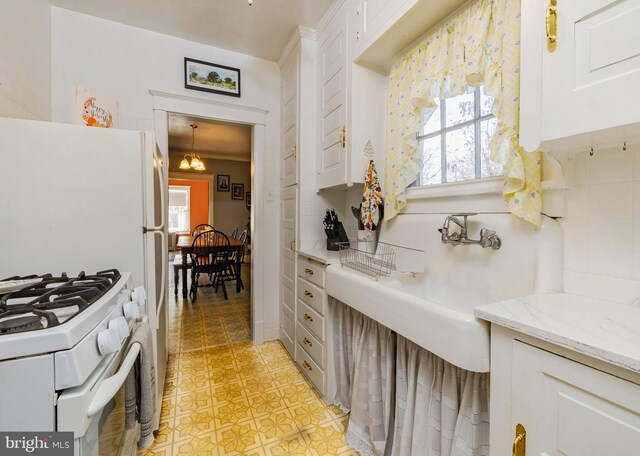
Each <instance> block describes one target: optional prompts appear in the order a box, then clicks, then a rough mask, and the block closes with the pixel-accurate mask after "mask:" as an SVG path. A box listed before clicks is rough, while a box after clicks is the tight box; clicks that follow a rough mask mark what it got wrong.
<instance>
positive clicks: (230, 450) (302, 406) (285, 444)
mask: <svg viewBox="0 0 640 456" xmlns="http://www.w3.org/2000/svg"><path fill="white" fill-rule="evenodd" d="M169 269H172V268H169ZM201 281H202V282H203V283H204V281H205V279H204V278H201ZM243 281H244V285H245V290H243V291H241V292H240V293H236V292H235V288H234V285H235V284H234V283H233V282H229V289H228V290H227V291H228V293H229V299H228V300H227V301H225V300H224V297H223V296H222V291H221V290H219V291H218V293H215V292H214V291H213V289H212V288H200V289H198V299H197V300H196V303H195V304H193V303H191V302H190V301H189V300H183V299H182V296H181V295H178V296H177V297H174V292H173V288H170V290H169V291H170V293H169V295H170V299H169V309H170V310H169V320H170V321H169V341H170V345H169V349H170V355H169V364H168V366H167V379H166V382H165V390H164V400H163V405H162V412H161V418H160V429H159V431H158V433H157V435H156V441H155V443H154V444H153V445H152V446H151V447H150V448H148V449H147V450H141V451H140V452H139V453H138V454H139V455H167V456H168V455H202V456H226V455H247V456H250V455H260V456H263V455H264V456H268V455H282V456H285V455H306V456H326V455H357V453H356V452H354V451H353V450H352V449H350V448H349V447H348V446H347V445H346V444H345V442H344V433H345V431H346V426H347V418H348V417H347V416H346V415H345V414H344V413H342V412H341V411H340V410H339V409H338V408H336V407H334V406H327V405H326V404H325V403H324V401H323V400H322V399H321V398H320V396H319V395H318V393H316V391H315V390H314V389H313V388H312V387H311V386H310V385H309V383H308V382H307V380H306V379H305V378H304V376H303V375H302V374H301V373H300V371H299V370H298V369H297V367H296V365H295V363H294V362H293V360H292V359H291V358H290V357H289V355H288V353H287V352H286V350H285V349H284V347H283V346H282V344H281V343H280V342H279V341H270V342H266V343H264V344H262V345H253V344H252V343H251V341H250V315H249V312H250V304H249V303H250V290H249V284H250V280H249V265H247V267H245V270H244V271H243ZM169 283H170V284H171V286H173V277H170V281H169Z"/></svg>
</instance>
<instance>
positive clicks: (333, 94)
mask: <svg viewBox="0 0 640 456" xmlns="http://www.w3.org/2000/svg"><path fill="white" fill-rule="evenodd" d="M345 8H346V5H345V4H344V3H343V4H342V6H341V7H340V8H339V9H338V10H337V11H336V13H335V15H334V16H333V18H332V19H331V20H330V22H329V24H328V25H327V27H326V28H325V29H324V30H323V32H322V34H321V35H320V36H319V37H318V83H319V87H318V88H319V99H318V102H319V114H320V115H319V121H320V128H319V141H318V146H319V151H318V152H319V153H318V164H317V169H318V182H317V184H318V188H327V187H332V186H336V185H340V184H343V183H346V160H347V153H346V128H347V120H346V119H347V112H346V109H347V106H346V104H347V39H346V32H347V20H346V19H347V18H346V15H345V13H344V10H345Z"/></svg>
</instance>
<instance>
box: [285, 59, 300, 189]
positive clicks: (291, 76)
mask: <svg viewBox="0 0 640 456" xmlns="http://www.w3.org/2000/svg"><path fill="white" fill-rule="evenodd" d="M299 56H300V54H299V53H298V52H297V51H294V52H292V53H291V56H290V57H289V58H288V59H287V61H286V62H285V64H284V65H283V68H282V112H283V115H282V131H283V141H282V145H283V146H282V147H283V148H282V156H281V157H282V158H281V173H280V176H281V180H282V186H283V187H288V186H290V185H295V184H297V183H298V165H297V152H298V98H299V97H298V88H299V84H298V79H299V78H298V75H299V73H300V72H299V68H300V65H299Z"/></svg>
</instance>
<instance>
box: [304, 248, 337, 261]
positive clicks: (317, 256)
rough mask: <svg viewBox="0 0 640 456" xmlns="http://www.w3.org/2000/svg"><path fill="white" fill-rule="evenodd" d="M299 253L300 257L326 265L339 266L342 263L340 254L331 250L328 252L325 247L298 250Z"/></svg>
mask: <svg viewBox="0 0 640 456" xmlns="http://www.w3.org/2000/svg"><path fill="white" fill-rule="evenodd" d="M298 253H299V254H300V255H303V256H306V257H309V258H311V259H312V260H316V261H319V262H321V263H324V264H339V263H340V253H339V252H334V251H331V250H327V249H326V248H323V247H313V248H306V249H304V248H301V249H298Z"/></svg>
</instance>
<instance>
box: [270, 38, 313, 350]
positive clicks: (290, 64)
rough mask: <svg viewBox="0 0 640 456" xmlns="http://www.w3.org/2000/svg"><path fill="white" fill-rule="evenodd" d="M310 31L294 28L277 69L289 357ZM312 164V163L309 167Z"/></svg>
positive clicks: (309, 124) (309, 114) (308, 144)
mask: <svg viewBox="0 0 640 456" xmlns="http://www.w3.org/2000/svg"><path fill="white" fill-rule="evenodd" d="M315 56H316V43H315V39H314V33H313V31H312V30H309V29H307V28H305V27H299V29H298V30H297V31H296V33H295V34H294V35H293V36H292V38H291V39H290V41H289V43H288V44H287V46H286V48H285V51H284V52H283V54H282V57H281V58H280V59H279V62H278V63H279V65H280V69H281V81H282V82H281V97H282V98H281V100H282V114H281V115H282V118H281V121H282V122H281V125H282V137H281V144H282V150H281V154H280V182H281V186H282V192H281V195H282V196H281V201H280V225H281V239H280V260H281V261H280V268H281V270H280V277H281V279H280V299H281V303H280V339H281V340H282V342H283V344H284V346H285V347H286V348H287V350H288V351H289V353H290V354H291V356H292V357H294V358H295V321H296V310H295V309H296V261H297V260H296V246H297V245H299V242H300V241H299V239H300V236H299V228H298V220H299V207H298V199H299V195H300V188H299V187H300V185H299V183H300V176H301V175H304V173H301V170H302V169H305V168H308V167H309V164H305V161H309V160H313V157H314V156H315V154H314V147H315V134H314V132H313V130H314V127H315V121H314V120H315V116H314V115H313V112H314V111H315V76H314V75H315V58H316V57H315ZM312 166H313V165H312Z"/></svg>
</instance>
